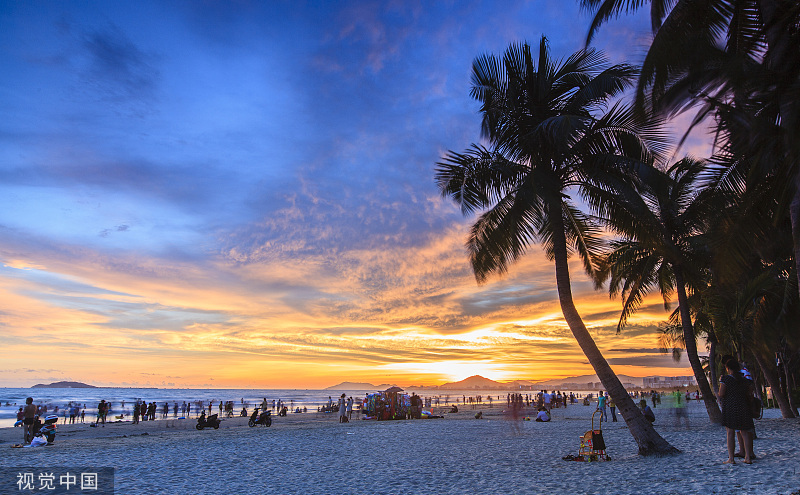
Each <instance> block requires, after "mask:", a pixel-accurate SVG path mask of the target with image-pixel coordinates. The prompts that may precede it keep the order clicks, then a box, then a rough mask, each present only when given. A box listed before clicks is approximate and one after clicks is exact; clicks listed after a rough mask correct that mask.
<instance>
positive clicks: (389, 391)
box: [383, 386, 403, 394]
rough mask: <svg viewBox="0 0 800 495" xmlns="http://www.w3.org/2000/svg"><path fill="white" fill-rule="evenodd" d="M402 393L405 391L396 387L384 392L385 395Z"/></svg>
mask: <svg viewBox="0 0 800 495" xmlns="http://www.w3.org/2000/svg"><path fill="white" fill-rule="evenodd" d="M402 391H403V389H402V388H400V387H396V386H395V387H389V388H387V389H386V390H384V391H383V393H385V394H396V393H397V392H402Z"/></svg>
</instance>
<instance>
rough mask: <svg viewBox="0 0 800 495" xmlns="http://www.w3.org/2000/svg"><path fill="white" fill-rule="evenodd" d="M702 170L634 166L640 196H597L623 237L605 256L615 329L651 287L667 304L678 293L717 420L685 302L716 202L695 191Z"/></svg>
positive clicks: (691, 354)
mask: <svg viewBox="0 0 800 495" xmlns="http://www.w3.org/2000/svg"><path fill="white" fill-rule="evenodd" d="M703 170H704V165H703V162H701V161H697V160H693V159H690V158H685V159H683V160H681V161H679V162H677V163H675V164H674V165H672V166H671V167H670V168H669V169H668V170H666V171H661V170H659V169H657V168H655V167H646V166H641V167H638V168H637V171H638V179H639V180H637V181H636V184H637V189H638V191H637V192H638V194H628V195H619V194H616V193H609V192H608V191H606V190H602V189H600V190H598V191H597V192H596V194H597V195H599V196H606V199H605V201H604V202H603V205H604V206H603V210H604V214H605V219H604V220H605V222H606V223H607V224H608V225H609V227H611V228H612V229H613V230H614V231H615V232H616V233H618V234H620V235H621V236H622V238H621V239H620V240H617V241H614V242H613V243H612V245H613V247H614V249H613V251H612V252H611V253H609V254H608V256H607V257H606V263H607V269H608V270H609V273H610V275H611V280H610V283H609V293H610V294H611V295H617V294H619V293H622V303H623V304H622V314H621V315H620V319H619V324H618V327H617V328H618V330H620V329H622V327H623V326H624V325H625V323H626V321H627V319H628V317H629V316H630V315H631V314H633V313H634V312H635V311H636V310H637V309H638V308H639V305H640V304H641V302H642V300H643V299H644V297H645V296H646V295H647V294H648V293H649V292H650V291H652V290H654V289H657V290H658V291H659V292H661V296H662V297H663V299H664V305H665V307H669V302H670V297H672V296H673V295H674V294H677V297H678V308H679V310H680V318H679V321H680V324H681V329H682V331H683V343H684V345H685V348H686V356H687V358H688V359H689V363H690V364H691V366H692V371H693V372H694V377H695V380H697V385H698V387H699V388H700V392H701V393H702V394H703V399H704V402H705V405H706V410H707V412H708V417H709V418H710V419H711V421H712V422H714V423H720V422H721V421H722V414H721V412H720V410H719V406H718V405H717V401H716V397H715V396H714V393H713V392H712V390H711V386H710V385H709V383H708V380H707V378H706V375H705V372H704V371H703V365H702V363H701V362H700V357H699V356H698V354H697V340H696V337H695V330H694V327H693V325H692V318H691V307H690V304H689V294H690V292H693V290H692V288H693V286H694V285H697V284H704V283H705V280H704V278H705V277H704V276H703V270H702V268H703V267H704V266H707V263H705V262H704V261H703V259H704V258H706V259H707V256H706V250H705V242H704V241H703V232H704V231H705V227H706V223H707V221H708V219H709V218H710V214H709V213H710V211H711V208H712V207H713V206H714V205H713V201H712V200H713V195H711V194H708V191H707V192H706V193H705V194H702V193H701V194H698V192H697V191H698V176H699V175H700V174H701V173H702V172H703Z"/></svg>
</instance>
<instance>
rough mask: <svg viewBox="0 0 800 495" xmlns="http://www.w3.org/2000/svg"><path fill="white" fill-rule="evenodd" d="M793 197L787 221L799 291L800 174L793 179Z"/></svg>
mask: <svg viewBox="0 0 800 495" xmlns="http://www.w3.org/2000/svg"><path fill="white" fill-rule="evenodd" d="M794 182H795V184H794V196H793V197H792V202H791V204H790V205H789V220H790V221H791V226H792V241H793V243H794V263H795V273H796V274H797V283H798V285H797V286H798V290H800V174H797V176H796V177H795V181H794Z"/></svg>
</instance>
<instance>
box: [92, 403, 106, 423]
mask: <svg viewBox="0 0 800 495" xmlns="http://www.w3.org/2000/svg"><path fill="white" fill-rule="evenodd" d="M105 413H106V400H105V399H100V403H99V404H97V419H96V420H95V421H94V424H95V426H96V425H97V423H99V422H100V421H101V420H102V421H103V425H104V426H105V424H106V416H105Z"/></svg>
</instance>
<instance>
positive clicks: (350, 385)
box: [323, 382, 397, 391]
mask: <svg viewBox="0 0 800 495" xmlns="http://www.w3.org/2000/svg"><path fill="white" fill-rule="evenodd" d="M396 386H397V385H389V384H387V383H382V384H380V385H373V384H371V383H366V382H342V383H340V384H338V385H333V386H331V387H327V388H324V389H323V390H376V391H377V390H386V389H387V388H390V387H396Z"/></svg>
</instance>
